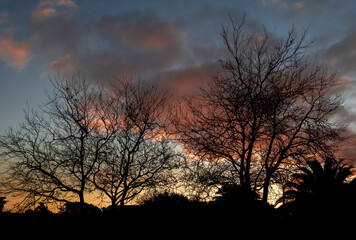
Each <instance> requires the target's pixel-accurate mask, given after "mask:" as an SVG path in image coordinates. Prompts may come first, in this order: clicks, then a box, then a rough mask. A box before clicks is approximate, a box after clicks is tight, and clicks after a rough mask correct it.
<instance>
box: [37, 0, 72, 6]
mask: <svg viewBox="0 0 356 240" xmlns="http://www.w3.org/2000/svg"><path fill="white" fill-rule="evenodd" d="M49 6H50V7H53V6H66V7H73V8H75V7H77V4H76V3H75V2H74V1H73V0H40V2H39V3H38V5H37V7H38V8H44V7H49Z"/></svg>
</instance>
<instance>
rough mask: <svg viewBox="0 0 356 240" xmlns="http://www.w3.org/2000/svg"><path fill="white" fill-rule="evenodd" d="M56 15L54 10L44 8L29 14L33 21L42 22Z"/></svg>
mask: <svg viewBox="0 0 356 240" xmlns="http://www.w3.org/2000/svg"><path fill="white" fill-rule="evenodd" d="M56 15H57V11H56V9H54V8H45V9H40V10H36V11H34V12H33V13H32V14H31V18H32V19H34V20H43V19H46V18H49V17H53V16H56Z"/></svg>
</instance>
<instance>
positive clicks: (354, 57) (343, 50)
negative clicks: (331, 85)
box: [324, 27, 356, 74]
mask: <svg viewBox="0 0 356 240" xmlns="http://www.w3.org/2000/svg"><path fill="white" fill-rule="evenodd" d="M324 64H325V65H327V66H328V67H330V68H332V69H334V70H337V71H339V72H342V73H344V74H356V27H354V28H353V29H351V30H350V32H349V33H348V35H347V36H346V37H344V38H342V39H341V40H339V41H338V42H336V43H334V44H332V45H331V46H330V47H329V48H328V49H327V50H326V52H325V55H324Z"/></svg>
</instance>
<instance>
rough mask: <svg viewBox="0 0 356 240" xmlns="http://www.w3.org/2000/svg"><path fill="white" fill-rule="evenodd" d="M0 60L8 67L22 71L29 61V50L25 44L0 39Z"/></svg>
mask: <svg viewBox="0 0 356 240" xmlns="http://www.w3.org/2000/svg"><path fill="white" fill-rule="evenodd" d="M0 59H1V60H2V61H4V62H5V63H6V64H7V65H8V66H10V67H12V68H14V69H16V70H22V69H24V68H25V67H26V66H27V63H28V61H29V59H30V49H29V46H28V44H27V43H19V42H15V41H13V40H11V39H7V38H4V39H0Z"/></svg>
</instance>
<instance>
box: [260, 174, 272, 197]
mask: <svg viewBox="0 0 356 240" xmlns="http://www.w3.org/2000/svg"><path fill="white" fill-rule="evenodd" d="M270 182H271V175H270V174H269V173H267V174H266V178H265V182H264V184H263V195H262V202H264V203H267V202H268V191H269V185H270Z"/></svg>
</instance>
